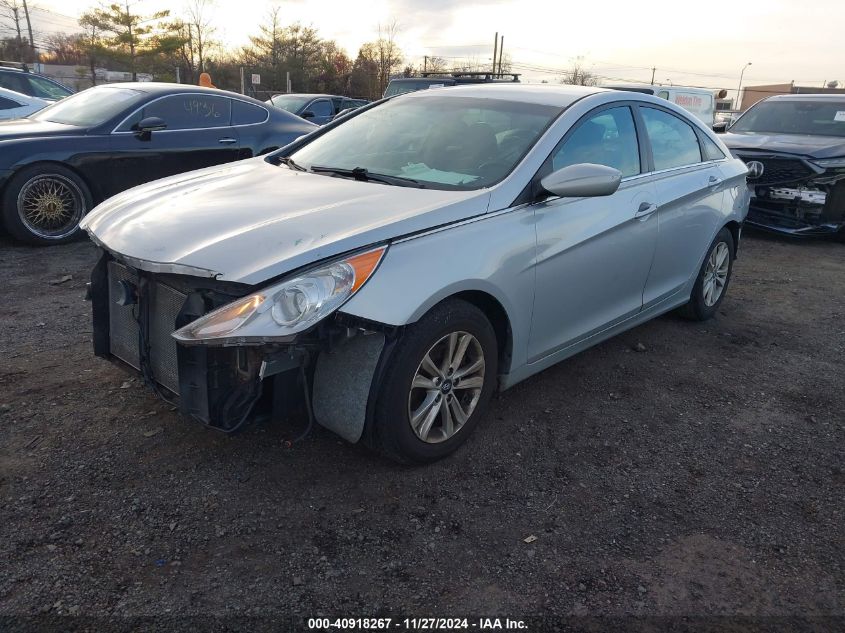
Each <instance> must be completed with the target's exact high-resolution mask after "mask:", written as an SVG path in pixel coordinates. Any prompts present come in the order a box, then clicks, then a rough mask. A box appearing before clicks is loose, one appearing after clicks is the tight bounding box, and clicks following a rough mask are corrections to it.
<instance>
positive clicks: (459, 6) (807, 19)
mask: <svg viewBox="0 0 845 633" xmlns="http://www.w3.org/2000/svg"><path fill="white" fill-rule="evenodd" d="M180 2H181V0H171V1H169V2H167V1H163V0H137V1H135V2H134V4H135V7H136V10H137V11H139V12H142V13H149V12H153V11H156V10H159V9H162V8H169V9H171V11H172V12H173V13H174V14H177V13H179V12H180V11H179V7H180ZM31 4H37V5H38V6H40V7H43V8H44V9H47V10H48V11H37V12H34V15H35V22H36V28H37V30H38V31H40V32H41V33H47V32H50V31H55V30H65V31H68V30H73V27H74V20H73V17H75V16H77V15H78V14H79V13H81V12H82V11H85V10H87V9H89V8H90V7H91V6H93V5H94V4H96V3H95V2H91V1H90V0H33V2H31ZM272 4H273V2H272V0H216V4H215V6H214V13H213V21H214V25H215V26H216V28H217V37H218V38H219V39H220V40H221V41H223V42H224V44H226V45H227V46H231V47H236V46H239V45H242V44H244V43H246V42H247V41H248V36H249V35H250V34H252V33H255V32H257V30H258V26H259V25H260V24H261V23H262V21H263V20H264V19H265V18H266V16H267V12H268V9H269V8H270V7H271V6H272ZM276 4H278V5H279V6H280V7H281V12H280V15H281V18H282V21H283V23H291V22H295V21H299V22H302V23H303V24H305V25H310V26H313V27H315V28H317V29H318V31H319V32H320V34H321V36H322V37H324V38H329V39H335V40H337V41H338V43H340V44H341V45H342V46H344V47H345V48H346V49H347V51H348V53H349V55H350V56H351V57H353V58H354V57H355V54H356V53H357V50H358V47H359V46H360V45H361V44H362V43H363V42H365V41H368V40H372V39H374V38H375V37H376V32H377V30H376V27H377V25H378V24H379V22H381V23H388V22H390V21H391V20H392V19H393V18H395V19H396V20H398V22H399V24H400V26H401V32H400V34H399V37H398V41H399V44H400V45H401V47H402V49H403V51H404V52H405V54H406V56H407V57H408V61H409V62H411V63H416V62H417V61H418V60H421V58H422V56H423V55H439V56H442V57H446V58H450V59H451V58H455V60H456V61H457V60H458V59H463V58H476V59H478V60H479V61H482V62H483V61H486V60H488V59H490V58H491V57H492V52H493V51H492V48H493V34H494V33H495V32H496V31H499V33H500V34H503V35H504V36H505V51H506V52H507V53H509V54H510V56H511V59H512V60H513V62H515V64H517V65H519V71H520V72H522V73H524V77H523V79H524V80H529V81H540V80H542V79H546V80H549V81H555V80H556V75H555V74H554V73H555V70H563V69H565V68H567V67H568V66H569V65H570V64H571V63H572V60H573V59H576V58H583V63H584V64H585V65H586V66H587V67H588V68H591V69H592V70H593V71H594V72H595V73H596V74H598V75H600V76H603V77H606V78H613V79H630V80H645V81H649V80H650V79H651V67H652V66H656V67H657V71H656V73H655V82H657V83H668V82H670V81H671V82H672V83H675V84H686V85H698V86H705V87H714V88H727V89H729V90H732V91H733V92H735V91H736V87H737V83H738V81H739V74H740V70H741V69H742V67H743V66H744V65H745V63H746V62H749V61H750V62H752V64H753V65H752V66H751V67H749V68H748V69H747V70H746V72H745V78H744V81H743V83H744V85H749V84H763V83H779V82H789V81H791V80H795V81H796V83H799V84H807V85H814V86H822V84H823V82H824V81H826V80H827V81H830V80H834V79H838V80H840V82H843V81H845V53H844V52H843V40H845V30H843V25H845V1H843V0H803V1H799V0H737V1H731V2H719V3H711V2H684V1H683V0H640V1H638V2H637V1H632V0H602V1H601V2H564V1H558V2H550V1H548V0H545V1H539V0H520V1H519V2H516V1H496V0H492V1H490V0H488V1H484V0H482V1H480V2H478V3H472V2H469V3H457V2H455V1H454V0H367V1H366V2H355V1H353V0H320V1H319V2H317V1H314V0H307V1H306V0H294V1H288V2H276ZM0 33H2V34H6V31H0ZM35 39H36V41H38V39H39V36H38V35H36V38H35Z"/></svg>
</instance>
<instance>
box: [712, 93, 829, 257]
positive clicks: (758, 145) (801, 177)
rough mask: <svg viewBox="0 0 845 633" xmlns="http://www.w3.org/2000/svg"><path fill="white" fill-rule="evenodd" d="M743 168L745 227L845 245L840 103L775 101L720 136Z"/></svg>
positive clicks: (818, 97)
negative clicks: (832, 238) (745, 172)
mask: <svg viewBox="0 0 845 633" xmlns="http://www.w3.org/2000/svg"><path fill="white" fill-rule="evenodd" d="M721 139H722V140H723V141H724V143H725V145H727V146H728V147H729V148H730V150H731V152H732V153H733V155H734V156H737V157H738V158H740V159H742V160H743V161H745V163H746V164H747V165H748V188H749V190H750V192H751V209H750V211H749V213H748V223H749V224H753V225H755V226H758V227H760V228H763V229H767V230H769V231H775V232H777V233H786V234H789V235H832V236H835V237H837V238H838V239H840V240H843V241H845V95H841V94H840V95H837V94H824V95H822V94H800V95H778V96H774V97H769V98H767V99H763V100H762V101H759V102H758V103H756V104H754V105H753V106H752V107H751V108H749V109H748V110H747V111H746V112H745V113H744V114H743V115H742V116H741V117H739V119H737V121H736V122H735V123H734V124H733V125H732V126H731V127H730V128H728V131H727V133H726V134H723V135H721Z"/></svg>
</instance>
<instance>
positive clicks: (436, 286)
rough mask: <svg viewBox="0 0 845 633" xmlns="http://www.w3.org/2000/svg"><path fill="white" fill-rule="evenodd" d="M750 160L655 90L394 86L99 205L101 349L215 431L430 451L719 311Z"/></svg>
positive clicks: (408, 456) (94, 222)
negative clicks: (563, 368)
mask: <svg viewBox="0 0 845 633" xmlns="http://www.w3.org/2000/svg"><path fill="white" fill-rule="evenodd" d="M745 175H746V167H745V165H744V164H743V163H742V162H741V161H739V160H736V159H734V158H732V157H731V155H730V153H729V152H728V151H727V149H726V148H725V146H724V145H723V144H722V142H721V141H720V140H719V139H718V137H716V136H715V135H714V134H713V133H712V131H710V130H708V129H707V128H706V127H705V126H704V125H702V124H701V123H700V122H699V121H698V120H696V119H695V118H692V117H690V116H688V113H687V112H685V111H684V110H682V109H680V108H678V107H676V106H674V105H673V104H671V103H668V102H666V101H665V100H662V99H658V98H655V97H652V96H649V95H643V94H637V93H621V92H618V91H609V90H602V89H598V88H581V87H563V86H555V87H552V86H524V85H519V86H516V85H514V86H510V85H508V86H500V85H481V86H467V87H459V88H453V89H449V90H425V91H421V92H416V93H412V94H408V95H404V96H401V97H397V98H395V99H391V100H389V101H387V102H384V103H380V104H374V105H372V106H369V107H365V108H362V109H360V110H358V111H356V112H353V113H352V114H350V115H349V116H347V117H344V118H343V119H342V120H340V121H336V122H334V123H332V124H329V125H327V126H325V127H324V128H321V129H320V130H318V131H316V132H314V133H312V134H310V135H309V136H307V137H304V138H303V139H300V140H299V141H296V142H295V143H294V144H292V145H290V146H288V147H286V148H283V149H282V150H280V151H278V152H276V153H274V154H272V155H270V156H266V157H259V158H255V159H250V160H247V161H242V162H240V163H234V164H230V165H226V166H221V167H213V168H209V169H205V170H201V171H197V172H192V173H189V174H183V175H181V176H176V177H173V178H169V179H165V180H161V181H157V182H154V183H151V184H148V185H143V186H141V187H138V188H136V189H132V190H130V191H127V192H125V193H123V194H120V195H118V196H116V197H114V198H112V199H110V200H108V201H106V202H105V203H103V204H102V205H100V206H99V207H98V208H97V209H95V210H94V211H93V212H92V213H91V214H90V215H89V216H88V217H87V218H86V219H85V220H84V221H83V227H84V228H85V229H86V230H87V231H88V233H89V234H90V236H91V238H92V239H93V240H94V242H95V243H96V244H97V245H98V246H99V247H100V248H101V249H102V257H101V259H100V262H99V263H98V265H97V267H96V268H95V270H94V273H93V275H92V286H91V288H92V293H91V294H92V298H93V308H94V343H95V353H96V354H97V355H99V356H102V357H105V358H108V359H110V360H113V361H116V362H118V363H120V364H124V365H129V366H131V367H133V368H135V370H136V371H138V372H139V373H140V374H141V375H142V376H143V379H144V382H145V383H146V384H147V385H148V386H149V387H150V388H151V389H153V390H154V391H155V392H156V393H158V394H159V395H160V396H161V397H163V398H166V399H168V400H172V401H173V402H174V403H178V406H179V407H180V409H181V411H182V412H183V413H185V414H186V415H189V416H191V417H192V418H194V419H197V420H200V421H202V422H204V423H205V424H207V425H210V426H213V427H216V428H219V429H222V430H224V431H233V430H236V429H238V428H240V427H241V426H242V425H243V424H244V423H245V422H247V421H248V420H250V419H253V418H255V417H257V416H261V415H263V416H264V418H265V419H266V418H271V419H280V418H284V417H286V416H290V415H293V414H295V413H296V411H297V410H300V411H301V412H302V413H301V415H302V417H303V418H304V419H307V420H311V419H313V420H315V421H316V422H317V423H319V424H321V425H323V426H325V427H327V428H329V429H331V430H333V431H335V432H336V433H337V434H339V435H340V436H341V437H343V438H345V439H347V440H348V441H350V442H359V441H361V442H363V443H365V444H366V445H368V446H370V447H372V448H374V449H376V450H378V451H380V452H382V453H383V454H385V455H387V456H390V457H392V458H395V459H397V460H400V461H405V462H426V461H431V460H435V459H438V458H441V457H443V456H445V455H447V454H449V453H451V452H452V451H454V450H455V449H456V448H457V447H458V446H459V445H460V444H461V443H463V442H464V441H465V440H466V438H467V437H468V435H469V434H470V432H471V431H472V430H473V429H474V428H475V427H476V426H477V425H478V423H479V422H480V421H481V420H482V417H483V411H484V408H485V406H486V405H487V404H488V402H489V400H490V397H491V395H492V394H493V392H494V391H495V390H497V389H507V388H509V387H511V386H513V385H515V384H516V383H518V382H519V381H521V380H524V379H526V378H528V377H529V376H531V375H532V374H535V373H537V372H539V371H541V370H543V369H545V368H547V367H549V366H551V365H553V364H554V363H557V362H560V361H562V360H564V359H566V358H568V357H569V356H572V355H573V354H576V353H578V352H579V351H581V350H584V349H586V348H588V347H590V346H592V345H595V344H597V343H599V342H601V341H603V340H605V339H607V338H609V337H611V336H613V335H615V334H618V333H619V332H622V331H624V330H627V329H629V328H632V327H634V326H636V325H639V324H641V323H643V322H645V321H647V320H649V319H652V318H654V317H655V316H657V315H659V314H662V313H665V312H668V311H670V310H678V311H679V312H680V313H681V314H683V315H684V316H686V317H688V318H691V319H696V320H705V319H709V318H710V317H712V316H713V315H714V314H715V313H716V311H717V310H718V309H719V305H720V303H721V302H722V301H723V300H724V297H725V293H726V291H727V289H728V284H729V282H730V276H731V269H732V265H733V261H734V258H735V256H736V251H737V247H738V244H739V239H740V230H741V227H742V223H743V221H744V219H745V216H746V213H747V209H748V202H749V194H748V190H747V187H746V184H745Z"/></svg>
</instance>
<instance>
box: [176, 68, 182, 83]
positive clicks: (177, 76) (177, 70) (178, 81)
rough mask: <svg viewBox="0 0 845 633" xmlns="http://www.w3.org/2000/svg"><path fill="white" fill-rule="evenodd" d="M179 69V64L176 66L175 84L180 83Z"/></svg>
mask: <svg viewBox="0 0 845 633" xmlns="http://www.w3.org/2000/svg"><path fill="white" fill-rule="evenodd" d="M180 70H181V68H179V66H177V67H176V83H177V84H180V83H182V75H181V73H180V72H179V71H180Z"/></svg>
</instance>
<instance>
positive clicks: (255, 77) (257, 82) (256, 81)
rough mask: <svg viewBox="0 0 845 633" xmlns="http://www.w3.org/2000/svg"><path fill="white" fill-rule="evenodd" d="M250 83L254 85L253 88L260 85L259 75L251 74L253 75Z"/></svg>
mask: <svg viewBox="0 0 845 633" xmlns="http://www.w3.org/2000/svg"><path fill="white" fill-rule="evenodd" d="M252 83H253V85H255V86H258V85H260V84H261V75H258V74H256V73H253V74H252Z"/></svg>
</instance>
